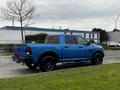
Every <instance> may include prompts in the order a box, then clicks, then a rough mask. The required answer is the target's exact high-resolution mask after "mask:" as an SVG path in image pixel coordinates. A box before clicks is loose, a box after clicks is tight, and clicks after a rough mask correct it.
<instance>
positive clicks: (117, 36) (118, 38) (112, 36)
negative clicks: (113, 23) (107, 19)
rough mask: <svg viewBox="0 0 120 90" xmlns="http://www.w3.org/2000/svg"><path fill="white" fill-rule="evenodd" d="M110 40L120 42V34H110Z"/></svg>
mask: <svg viewBox="0 0 120 90" xmlns="http://www.w3.org/2000/svg"><path fill="white" fill-rule="evenodd" d="M108 35H109V40H108V41H111V42H120V32H108Z"/></svg>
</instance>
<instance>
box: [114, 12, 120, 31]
mask: <svg viewBox="0 0 120 90" xmlns="http://www.w3.org/2000/svg"><path fill="white" fill-rule="evenodd" d="M119 17H120V14H119V15H118V16H117V18H116V19H115V29H117V21H118V19H119Z"/></svg>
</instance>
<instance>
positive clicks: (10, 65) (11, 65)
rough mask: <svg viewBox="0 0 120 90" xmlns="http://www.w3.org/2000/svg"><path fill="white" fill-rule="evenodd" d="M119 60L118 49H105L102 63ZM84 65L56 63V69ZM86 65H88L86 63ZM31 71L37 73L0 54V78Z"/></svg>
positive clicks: (119, 52)
mask: <svg viewBox="0 0 120 90" xmlns="http://www.w3.org/2000/svg"><path fill="white" fill-rule="evenodd" d="M117 62H120V51H119V50H115V51H112V50H107V51H105V58H104V62H103V64H109V63H117ZM81 66H86V64H79V63H77V64H73V63H69V64H64V65H61V64H58V66H57V69H65V68H73V67H81ZM87 66H88V65H87ZM31 73H37V72H36V71H32V70H29V69H28V68H27V67H26V66H23V65H22V64H17V63H15V62H13V61H12V58H11V56H0V78H6V77H14V76H19V75H27V74H31Z"/></svg>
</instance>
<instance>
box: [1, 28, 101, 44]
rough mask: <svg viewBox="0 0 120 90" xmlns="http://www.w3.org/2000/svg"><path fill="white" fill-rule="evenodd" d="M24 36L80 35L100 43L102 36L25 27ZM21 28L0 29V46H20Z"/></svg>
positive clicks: (84, 32)
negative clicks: (43, 34)
mask: <svg viewBox="0 0 120 90" xmlns="http://www.w3.org/2000/svg"><path fill="white" fill-rule="evenodd" d="M23 30H24V35H35V34H38V33H46V34H79V35H81V36H83V37H84V38H86V39H87V40H91V39H92V40H94V41H95V42H97V43H99V41H100V34H99V33H98V32H92V31H84V30H69V29H48V28H37V27H24V28H23ZM20 43H22V38H21V27H12V26H5V27H2V28H0V44H20Z"/></svg>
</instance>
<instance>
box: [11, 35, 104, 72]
mask: <svg viewBox="0 0 120 90" xmlns="http://www.w3.org/2000/svg"><path fill="white" fill-rule="evenodd" d="M103 57H104V49H103V47H102V46H100V45H97V44H94V43H89V42H87V40H86V39H85V38H83V37H81V36H79V35H64V34H62V35H49V36H47V38H46V40H45V44H21V45H15V46H14V56H13V60H14V61H16V62H22V63H25V64H26V66H27V67H29V68H37V69H40V70H41V71H51V70H54V69H55V67H56V63H58V62H71V61H75V62H78V61H86V62H91V64H92V65H97V64H102V62H103Z"/></svg>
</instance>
